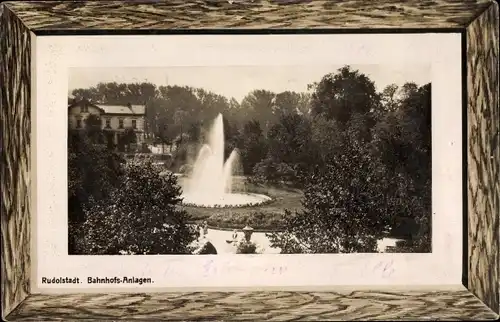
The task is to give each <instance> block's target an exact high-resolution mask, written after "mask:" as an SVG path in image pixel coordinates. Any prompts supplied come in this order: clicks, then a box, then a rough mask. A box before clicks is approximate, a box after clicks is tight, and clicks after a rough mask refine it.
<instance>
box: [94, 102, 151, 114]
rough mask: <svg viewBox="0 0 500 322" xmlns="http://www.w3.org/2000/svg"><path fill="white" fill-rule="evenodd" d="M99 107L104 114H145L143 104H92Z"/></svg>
mask: <svg viewBox="0 0 500 322" xmlns="http://www.w3.org/2000/svg"><path fill="white" fill-rule="evenodd" d="M94 105H95V106H97V107H99V108H100V109H102V110H104V113H105V114H137V115H144V114H146V107H145V106H144V105H129V106H127V105H104V104H94Z"/></svg>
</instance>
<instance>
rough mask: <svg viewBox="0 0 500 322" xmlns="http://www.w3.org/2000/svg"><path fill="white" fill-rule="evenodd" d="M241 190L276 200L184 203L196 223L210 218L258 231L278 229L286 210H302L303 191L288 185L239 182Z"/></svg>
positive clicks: (213, 221)
mask: <svg viewBox="0 0 500 322" xmlns="http://www.w3.org/2000/svg"><path fill="white" fill-rule="evenodd" d="M236 186H238V191H241V190H243V191H247V192H253V193H259V194H265V195H267V196H269V197H271V198H273V201H272V202H270V203H267V204H264V205H260V206H252V207H244V208H224V209H220V208H198V207H188V206H182V208H183V209H185V210H186V211H187V212H188V213H189V214H190V216H191V218H192V220H193V221H195V222H201V221H204V220H206V221H207V223H208V224H209V225H210V226H212V227H214V228H215V227H217V228H226V229H241V228H243V227H244V226H245V225H247V224H248V225H250V226H251V227H252V228H254V229H256V230H276V229H279V228H280V226H281V223H282V222H283V219H284V215H285V209H288V210H290V211H292V212H294V211H295V210H300V209H302V204H301V201H302V198H303V193H302V191H301V190H299V189H295V188H291V187H287V186H284V185H281V186H278V185H263V184H249V183H243V182H241V181H240V182H237V183H236Z"/></svg>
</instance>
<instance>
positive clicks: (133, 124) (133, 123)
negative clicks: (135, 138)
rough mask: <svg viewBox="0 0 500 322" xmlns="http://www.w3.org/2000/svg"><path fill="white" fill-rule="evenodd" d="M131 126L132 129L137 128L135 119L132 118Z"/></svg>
mask: <svg viewBox="0 0 500 322" xmlns="http://www.w3.org/2000/svg"><path fill="white" fill-rule="evenodd" d="M132 128H133V129H136V128H137V120H132Z"/></svg>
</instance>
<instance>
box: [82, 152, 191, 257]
mask: <svg viewBox="0 0 500 322" xmlns="http://www.w3.org/2000/svg"><path fill="white" fill-rule="evenodd" d="M160 172H161V168H160V167H157V166H155V165H153V164H152V163H151V162H150V160H144V161H138V160H132V161H131V162H130V163H128V164H127V165H126V166H125V177H124V181H123V182H122V185H121V186H120V187H119V188H118V189H116V190H115V191H113V193H112V194H111V196H110V198H106V199H104V200H95V202H92V203H90V206H89V207H88V208H86V210H85V212H86V215H87V220H86V222H85V223H84V224H83V226H82V230H83V238H82V239H81V240H80V241H79V245H78V246H79V247H78V248H79V250H80V252H81V253H83V254H107V255H113V254H120V253H122V252H126V253H134V254H188V253H190V252H191V249H190V247H189V244H190V243H191V242H192V241H193V240H195V239H196V232H195V230H194V228H192V227H190V226H188V224H187V221H188V219H189V217H188V215H187V213H186V212H185V211H183V210H180V209H179V207H178V204H179V203H180V194H181V189H180V187H179V186H178V185H177V178H176V177H175V176H174V175H173V174H171V173H167V174H165V175H163V176H159V173H160Z"/></svg>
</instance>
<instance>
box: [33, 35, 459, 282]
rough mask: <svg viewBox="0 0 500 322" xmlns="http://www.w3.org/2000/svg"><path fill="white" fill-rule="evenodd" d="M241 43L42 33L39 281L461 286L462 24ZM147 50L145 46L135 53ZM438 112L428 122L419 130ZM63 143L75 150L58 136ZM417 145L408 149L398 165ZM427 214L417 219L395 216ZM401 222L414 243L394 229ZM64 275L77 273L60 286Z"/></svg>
mask: <svg viewBox="0 0 500 322" xmlns="http://www.w3.org/2000/svg"><path fill="white" fill-rule="evenodd" d="M235 39H236V38H235V37H234V36H181V37H180V36H147V37H146V36H143V37H136V36H134V37H132V36H130V37H112V38H111V37H71V38H67V37H64V40H65V41H64V42H62V39H61V37H55V36H51V37H39V38H37V46H36V48H37V56H36V61H37V62H38V63H39V64H37V75H39V76H37V84H36V92H37V93H44V95H43V96H41V95H40V96H39V97H37V102H38V106H45V108H46V109H47V110H46V111H47V112H48V113H41V112H42V111H43V109H44V108H43V107H42V108H41V109H40V110H39V111H38V112H37V117H36V120H37V129H40V128H46V129H47V130H46V131H45V130H44V131H43V132H42V131H40V132H38V131H37V132H36V133H37V134H36V137H37V153H36V155H37V159H38V160H39V161H38V163H37V171H39V173H40V175H39V176H38V178H37V180H38V188H37V200H39V207H40V208H41V209H45V211H40V212H39V213H40V215H39V216H38V217H37V219H36V221H37V223H38V225H40V224H42V225H45V224H50V225H51V226H52V228H51V229H49V230H47V227H46V226H44V228H43V229H42V228H40V226H38V228H37V231H36V236H37V239H38V243H37V248H38V253H37V255H36V258H37V264H38V266H37V269H36V275H37V278H36V281H37V283H38V288H39V289H54V288H68V289H71V288H78V289H80V288H82V289H83V288H91V289H102V288H108V287H113V288H117V289H126V288H127V287H133V286H136V285H135V284H139V285H143V287H148V288H149V287H151V288H158V287H163V288H165V287H175V288H182V287H194V288H196V287H231V286H238V287H253V286H311V285H312V286H324V285H335V284H356V285H372V284H377V285H392V284H401V285H404V284H407V283H408V279H409V278H411V279H412V283H416V284H422V285H423V284H434V283H435V282H438V281H439V283H440V284H457V283H458V282H459V281H460V279H461V271H460V270H459V267H460V264H459V263H461V260H462V258H461V257H462V255H461V250H462V248H461V242H460V243H457V241H462V228H461V227H462V226H461V225H462V223H461V213H462V209H461V207H462V203H461V202H457V200H458V201H459V200H461V198H462V192H461V191H462V190H461V187H462V182H461V179H460V178H461V175H460V174H461V163H460V161H459V160H461V124H462V123H461V106H462V104H461V101H460V97H461V95H459V93H460V88H461V74H460V69H459V68H458V67H457V66H460V64H459V62H460V54H459V53H460V51H459V50H457V49H459V48H460V44H461V43H460V41H461V40H460V35H459V34H451V35H450V34H448V35H444V34H423V35H416V34H415V35H370V36H369V37H368V35H349V36H348V37H347V36H346V35H321V36H319V35H302V36H297V35H293V36H290V35H284V36H276V35H274V36H241V35H238V38H237V39H238V40H237V41H235ZM68 40H69V41H68ZM422 43H425V44H426V46H422ZM443 43H447V44H449V46H448V47H447V48H451V49H450V50H449V51H447V50H443V49H442V47H440V46H439V44H443ZM159 44H162V45H161V46H160V45H159ZM263 44H266V46H263ZM396 44H397V45H396ZM136 46H139V47H140V48H142V49H143V50H142V52H143V56H142V57H137V55H124V54H123V53H124V52H130V48H132V47H136ZM174 48H175V49H174ZM387 48H390V50H388V49H387ZM419 48H420V51H419ZM424 48H425V50H423V49H424ZM42 49H44V50H47V49H48V50H49V51H48V52H50V53H51V55H50V56H49V55H47V54H46V53H45V54H42V53H43V51H42ZM200 52H203V55H201V54H198V53H200ZM70 53H73V55H72V56H71V55H70ZM119 53H120V54H119ZM188 53H191V54H188ZM195 53H196V54H195ZM216 53H217V54H216ZM410 53H411V54H410ZM66 57H68V58H66ZM69 57H73V58H69ZM75 57H76V58H75ZM284 57H286V59H285V58H284ZM165 62H168V63H165ZM38 66H42V67H38ZM38 68H40V70H38ZM56 84H57V86H56ZM144 84H146V85H145V86H142V87H141V86H137V85H144ZM115 85H116V86H117V87H116V88H113V86H115ZM123 85H125V86H123ZM150 85H153V86H150ZM134 86H136V87H134ZM148 86H149V87H148ZM356 86H357V87H356ZM431 88H432V91H431V90H430V89H431ZM61 89H66V90H61ZM148 89H149V90H152V93H153V98H151V97H149V98H145V97H146V96H147V91H148ZM280 96H281V97H280ZM349 99H350V100H351V102H350V103H349ZM280 100H281V102H280ZM231 103H232V104H233V106H231ZM294 104H295V105H294ZM300 104H302V105H300ZM349 104H351V105H349ZM225 105H227V107H226V106H225ZM59 106H66V107H67V109H60V108H59ZM291 106H293V108H290V107H291ZM431 107H432V108H431ZM210 108H212V109H211V110H210ZM231 108H233V109H231ZM287 109H288V110H287ZM356 109H359V110H358V112H356V113H351V112H352V111H353V110H356ZM412 109H413V110H412ZM426 109H427V110H428V111H429V113H430V115H428V116H429V117H428V118H430V120H429V119H426V118H425V117H424V118H423V119H422V121H421V123H418V122H407V121H408V120H411V121H414V120H416V117H414V116H415V114H412V113H416V114H419V113H420V112H421V111H425V110H426ZM332 111H333V112H332ZM346 111H349V112H348V113H346ZM382 111H384V113H385V114H384V113H382ZM402 111H405V112H406V113H407V114H404V113H403V112H402ZM265 112H269V114H265ZM168 113H170V114H168ZM252 113H253V114H252ZM377 113H378V115H377ZM422 114H423V115H425V113H422ZM90 115H92V116H90ZM368 115H369V116H370V117H369V118H368V117H367V116H368ZM420 115H421V114H420ZM49 116H50V117H49ZM306 116H307V117H306ZM54 117H55V118H58V119H59V117H61V122H60V124H58V125H56V126H54V125H52V126H50V127H48V124H51V123H52V122H53V119H52V121H49V120H50V118H54ZM397 117H399V119H398V118H397ZM89 118H90V121H89ZM273 118H275V119H274V120H273ZM332 120H333V122H332ZM389 120H390V121H392V122H393V123H391V122H389ZM44 122H45V123H44ZM92 122H94V123H92ZM233 123H234V124H233ZM367 123H370V124H367ZM372 123H373V124H372ZM235 124H236V125H235ZM451 124H453V126H452V125H451ZM62 125H64V126H62ZM419 125H420V126H419ZM252 126H253V127H252ZM321 126H323V127H321ZM231 127H233V129H231ZM362 129H365V130H366V129H369V130H366V131H365V133H364V134H365V135H367V136H368V135H369V138H364V137H363V131H362ZM443 129H446V130H443ZM245 130H246V131H247V132H245ZM308 131H309V132H308ZM328 131H330V132H328ZM411 131H414V132H411ZM231 132H233V133H231ZM82 133H84V139H82ZM127 133H129V138H130V140H128V141H127V140H126V138H127V137H126V135H127ZM396 133H397V135H396ZM73 134H76V135H74V136H73ZM130 134H133V135H130ZM426 134H427V135H429V137H427V140H428V141H425V140H426V139H425V138H424V137H425V135H426ZM61 135H62V136H61ZM231 135H233V137H231ZM55 136H57V137H68V141H67V143H68V144H67V146H63V144H49V142H51V141H50V140H51V139H53V138H54V137H55ZM343 136H345V137H343ZM124 138H125V139H124ZM94 139H95V141H94ZM308 139H309V141H307V140H308ZM408 139H411V140H413V142H412V143H411V144H409V142H410V141H409V140H408ZM429 139H430V140H429ZM230 140H233V141H232V142H230ZM349 140H350V141H349ZM398 140H399V141H398ZM405 140H406V141H405ZM245 141H246V142H245ZM336 141H339V142H343V143H338V145H336ZM394 141H396V142H394ZM52 142H53V141H52ZM89 142H90V143H89ZM362 142H367V143H370V144H367V145H366V146H365V145H363V144H362ZM376 142H378V143H379V144H378V145H377V144H375V143H376ZM389 142H390V143H392V145H389V146H387V145H384V144H383V143H389ZM423 142H427V143H426V144H427V150H426V148H425V146H426V145H425V144H422V143H423ZM412 144H413V151H414V152H415V154H414V155H413V157H412V158H410V160H402V159H397V157H396V155H397V153H398V151H397V148H399V149H400V152H399V153H401V151H405V153H403V154H405V155H407V151H409V150H405V149H408V148H409V149H411V148H412V147H411V146H412ZM368 146H369V147H368ZM408 146H410V147H408ZM59 148H62V150H57V149H59ZM330 148H331V149H330ZM56 150H57V151H58V152H57V151H56ZM183 150H185V151H184V152H183ZM327 150H329V152H328V153H325V151H327ZM88 151H93V152H94V153H95V156H99V158H100V160H99V158H97V157H90V158H89V153H88ZM368 151H369V152H370V153H368ZM183 153H184V155H181V154H183ZM259 153H260V155H259ZM315 153H316V154H315ZM179 155H181V156H180V157H179ZM256 155H258V157H255V156H256ZM426 155H427V158H428V159H430V160H427V163H426V164H427V165H426V166H423V164H424V163H422V160H423V159H419V157H422V158H425V156H426ZM114 156H119V157H120V158H121V159H123V161H124V162H118V161H119V160H118V161H117V164H120V165H117V167H116V169H115V170H116V172H114V173H112V172H113V171H110V170H109V168H104V169H100V168H99V167H100V166H103V165H104V166H108V165H109V163H110V162H109V161H110V160H111V159H112V160H114V159H113V158H114ZM450 158H452V159H453V161H451V159H450ZM249 160H251V162H250V161H249ZM355 160H356V161H357V162H355ZM318 161H324V165H321V164H316V163H317V162H318ZM378 161H381V162H382V163H381V164H378V163H377V162H378ZM384 161H385V163H384ZM92 162H94V163H92ZM412 162H413V163H412ZM54 164H60V165H61V166H64V167H66V168H67V169H68V176H67V178H56V177H55V175H54ZM49 165H51V167H49ZM313 166H314V167H313ZM412 167H413V168H412ZM51 168H52V169H51ZM56 168H57V167H56ZM382 169H385V171H381V170H382ZM389 169H391V170H390V171H389ZM229 170H231V171H229ZM353 170H354V171H353ZM420 170H424V171H425V170H426V171H427V174H426V175H425V174H423V172H420ZM391 171H392V172H391ZM388 172H391V175H392V176H391V177H390V178H391V179H389V180H388V178H389V177H388V175H389V174H388ZM104 173H106V174H110V173H111V174H112V175H115V174H116V178H117V183H116V184H117V185H116V186H114V187H112V189H111V190H112V192H111V193H110V194H109V195H107V196H106V198H108V199H106V198H105V197H102V198H101V199H99V198H100V197H101V196H99V195H100V194H101V193H103V191H102V190H104V188H105V186H106V185H108V184H112V181H113V180H110V177H106V176H104V175H103V174H104ZM404 174H405V175H407V176H404ZM134 175H135V176H136V177H135V178H134ZM147 175H151V177H150V178H147ZM412 175H413V176H414V177H413V178H412V179H409V178H411V177H412ZM377 176H382V177H377ZM145 177H146V178H145ZM382 178H383V179H382ZM307 179H309V180H307ZM322 179H323V180H322ZM417 179H418V180H420V179H428V180H430V182H431V184H430V183H429V182H426V180H422V181H424V182H426V183H424V184H422V185H421V187H420V189H423V190H420V191H421V192H422V191H425V193H427V194H428V197H427V199H426V201H422V200H415V198H413V197H416V196H422V193H415V191H418V189H419V187H418V184H416V183H414V181H418V180H417ZM383 180H386V181H383ZM41 182H43V184H42V185H40V183H41ZM384 182H385V183H384ZM144 183H146V184H145V185H144V186H142V185H143V184H144ZM46 184H47V186H45V185H46ZM356 184H358V186H356ZM426 184H427V186H426ZM49 185H50V186H49ZM44 186H45V187H44ZM429 186H432V188H431V189H430V187H429ZM47 187H51V188H50V189H47ZM56 187H57V188H56ZM168 187H171V188H173V191H169V190H168V189H169V188H168ZM95 188H97V189H95ZM174 188H175V189H174ZM59 189H61V190H59ZM384 189H388V190H384ZM89 190H96V191H97V192H95V195H93V194H94V191H93V192H92V193H91V194H90V195H91V196H88V197H89V198H88V199H89V200H85V201H84V202H82V200H83V199H84V198H83V197H82V196H83V195H84V194H83V192H88V191H89ZM174 190H175V191H174ZM49 191H50V193H52V194H54V193H55V191H58V192H57V194H58V195H59V194H60V196H61V198H59V199H57V200H51V199H47V198H44V197H43V196H44V193H47V192H49ZM410 191H412V192H413V193H414V195H411V193H410V194H408V193H409V192H410ZM174 192H175V193H174ZM391 193H393V194H392V195H391ZM148 195H149V196H148ZM388 195H389V196H392V197H389V198H387V196H388ZM341 196H344V197H341ZM72 197H73V198H72ZM85 197H87V196H85ZM144 197H147V198H144ZM166 197H169V198H170V200H171V201H172V200H173V199H176V200H177V201H175V202H173V201H172V202H173V203H172V204H169V202H168V201H169V200H168V198H166ZM148 198H149V201H148V202H150V203H143V204H142V206H141V202H140V200H143V199H148ZM424 199H425V198H424ZM42 200H45V201H42ZM63 200H64V201H63ZM66 200H67V202H66ZM153 201H154V202H156V201H159V202H160V203H159V204H156V205H155V204H154V202H153ZM452 201H453V202H454V204H455V205H456V206H455V207H457V208H456V210H454V211H450V210H449V209H450V208H449V207H450V204H453V203H452ZM151 202H153V203H151ZM429 206H430V207H429ZM44 207H45V208H44ZM64 207H66V209H67V210H66V212H63V213H65V214H68V216H66V215H65V216H61V215H57V216H56V215H55V213H56V212H59V210H57V209H60V210H62V209H64ZM137 207H139V208H141V210H140V211H138V208H137ZM384 207H386V208H384ZM390 207H392V208H390ZM418 207H422V208H423V210H422V211H420V212H421V213H424V215H421V214H420V215H421V216H420V217H419V218H418V220H415V218H413V220H411V219H412V218H410V220H408V221H407V222H406V223H407V225H406V227H405V225H402V224H401V222H404V220H401V219H399V221H397V220H396V219H395V218H396V216H394V213H403V216H402V217H405V216H404V215H408V214H409V213H418V212H419V210H418V209H419V208H418ZM78 208H79V209H78ZM363 208H364V209H363ZM425 208H427V211H426V210H425ZM429 208H430V209H429ZM75 209H76V210H75ZM167 209H168V211H167ZM403 209H405V210H403ZM115 211H116V213H117V214H114V212H115ZM169 211H170V214H171V215H168V213H169ZM405 211H406V212H407V213H405ZM78 212H79V213H80V214H82V218H83V219H82V218H80V219H77V216H75V217H73V218H72V217H70V216H69V215H70V214H71V213H73V214H75V213H78ZM131 213H132V216H129V215H130V214H131ZM137 213H140V214H141V216H144V218H147V220H145V221H142V222H141V221H140V220H138V217H137V216H136V214H137ZM166 213H167V214H166ZM367 213H370V215H367ZM108 214H109V215H108ZM184 217H185V218H184ZM407 217H411V216H410V215H408V216H407ZM160 218H161V219H160ZM179 218H181V219H183V220H184V219H185V221H182V220H180V219H179ZM193 218H194V219H195V220H193ZM332 218H336V219H335V220H333V219H332ZM398 218H401V217H398ZM44 219H50V220H44ZM422 219H424V220H425V219H427V223H423V224H422ZM161 220H164V221H165V222H161ZM396 221H397V222H398V223H399V224H400V227H399V228H400V230H402V235H405V234H406V236H403V238H401V237H402V236H398V237H400V238H387V235H384V234H390V233H391V232H394V231H396V230H397V229H396V228H395V226H396V225H395V222H396ZM408 222H409V223H410V224H408ZM44 223H45V224H44ZM134 225H136V226H134ZM328 225H330V226H328ZM412 225H413V226H414V227H408V226H412ZM425 225H427V227H428V229H427V237H428V240H427V241H425V242H424V243H422V244H419V243H420V242H421V241H420V240H419V237H420V236H421V235H422V234H425V232H424V233H422V229H420V228H422V227H425ZM388 226H389V227H388ZM401 226H402V227H403V228H401ZM415 226H417V228H418V229H416V228H415ZM128 229H130V230H128ZM356 229H358V230H356ZM56 231H57V233H55V232H56ZM179 231H183V233H180V234H177V232H179ZM162 235H163V236H162ZM408 236H411V237H409V238H408ZM392 237H394V236H392ZM405 237H406V238H405ZM157 240H163V244H161V243H156V242H155V241H157ZM179 240H181V241H182V242H181V243H179V242H178V241H179ZM408 240H411V241H412V242H411V243H410V242H408ZM130 241H132V242H130ZM173 241H175V242H173ZM127 242H129V244H127ZM387 242H389V243H392V244H390V245H389V246H387V244H384V243H387ZM127 247H128V248H127ZM134 247H135V248H134ZM419 247H420V248H419ZM215 252H216V253H217V256H213V255H215V254H213V253H215ZM193 253H194V254H198V255H199V256H179V255H181V254H186V255H188V254H191V255H192V254H193ZM238 253H242V254H238ZM252 253H255V254H252ZM42 254H43V255H42ZM111 255H120V256H111ZM64 258H66V259H64ZM445 263H448V264H447V265H444V264H445ZM452 263H453V264H452ZM457 264H458V265H457ZM84 269H85V271H84ZM448 269H451V270H452V271H448ZM67 271H71V272H73V275H75V276H74V278H73V280H72V281H77V280H78V282H75V283H73V282H68V283H63V282H62V281H61V280H60V279H59V277H61V276H68V274H67V273H65V272H67ZM48 272H51V273H48ZM54 272H59V273H60V275H57V274H54ZM57 281H59V283H57ZM94 281H95V282H94ZM118 281H120V282H118Z"/></svg>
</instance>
